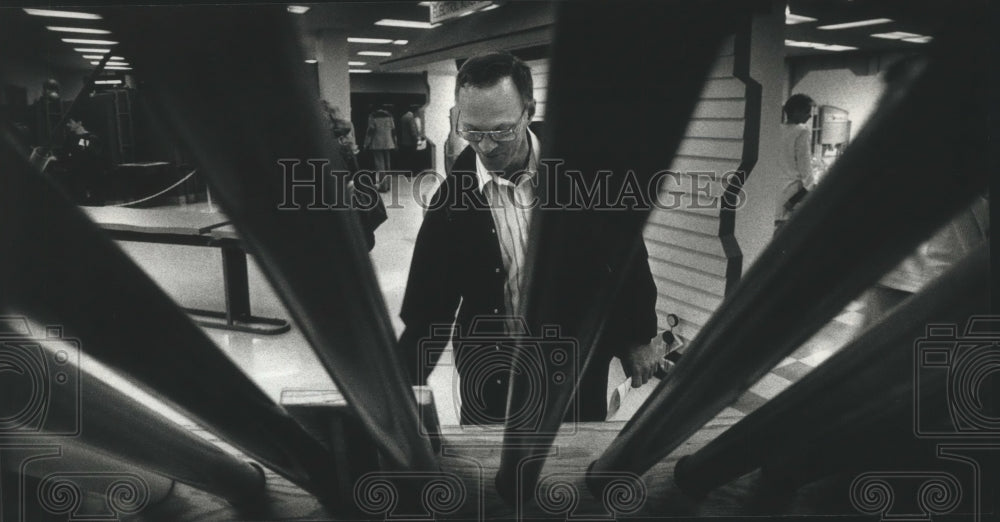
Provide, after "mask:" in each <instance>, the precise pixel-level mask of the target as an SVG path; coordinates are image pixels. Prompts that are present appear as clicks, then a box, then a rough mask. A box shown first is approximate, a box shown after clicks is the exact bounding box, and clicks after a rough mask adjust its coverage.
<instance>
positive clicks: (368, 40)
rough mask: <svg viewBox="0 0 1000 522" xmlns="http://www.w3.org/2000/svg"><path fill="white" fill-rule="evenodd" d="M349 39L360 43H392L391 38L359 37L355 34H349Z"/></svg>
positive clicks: (351, 41) (350, 41)
mask: <svg viewBox="0 0 1000 522" xmlns="http://www.w3.org/2000/svg"><path fill="white" fill-rule="evenodd" d="M347 41H348V42H349V43H359V44H388V43H392V39H390V38H358V37H355V36H348V37H347Z"/></svg>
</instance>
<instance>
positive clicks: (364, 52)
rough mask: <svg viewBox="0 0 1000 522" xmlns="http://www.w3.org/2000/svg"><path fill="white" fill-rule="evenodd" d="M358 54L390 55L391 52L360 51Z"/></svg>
mask: <svg viewBox="0 0 1000 522" xmlns="http://www.w3.org/2000/svg"><path fill="white" fill-rule="evenodd" d="M358 54H359V55H361V56H392V53H390V52H388V51H360V52H358Z"/></svg>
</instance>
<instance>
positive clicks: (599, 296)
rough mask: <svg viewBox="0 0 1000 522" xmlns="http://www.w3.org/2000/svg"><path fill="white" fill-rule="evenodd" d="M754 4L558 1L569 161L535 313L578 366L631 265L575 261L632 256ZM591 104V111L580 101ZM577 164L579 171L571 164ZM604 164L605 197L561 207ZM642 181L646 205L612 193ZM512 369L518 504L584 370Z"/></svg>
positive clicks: (550, 190) (552, 216)
mask: <svg viewBox="0 0 1000 522" xmlns="http://www.w3.org/2000/svg"><path fill="white" fill-rule="evenodd" d="M723 5H725V6H726V8H723V7H722V6H723ZM752 7H753V4H744V5H740V6H737V5H736V4H730V3H725V2H703V3H698V4H694V5H692V4H690V3H683V2H669V3H668V2H663V3H657V4H652V3H640V4H630V5H628V6H627V7H622V6H610V5H608V4H605V3H600V2H574V3H564V4H561V5H560V10H559V12H558V19H557V29H556V39H555V43H554V47H553V56H552V65H551V68H550V75H551V76H550V80H549V82H550V86H551V94H550V96H549V104H548V107H547V120H548V121H549V122H550V123H549V124H548V125H547V126H546V134H545V139H544V141H543V143H542V149H543V154H542V157H543V158H550V159H555V158H558V161H559V162H562V165H561V168H563V169H564V170H563V171H562V172H561V173H560V171H558V170H553V169H548V168H543V169H541V170H542V172H540V176H541V180H540V182H539V189H540V190H539V192H540V200H541V201H543V202H544V203H543V204H542V205H541V206H540V207H539V209H536V211H535V214H534V216H533V218H532V219H533V220H534V221H533V223H534V224H533V229H532V232H531V234H532V235H531V243H530V247H529V254H528V256H529V261H528V266H529V267H530V268H529V272H528V276H527V278H528V288H529V290H528V295H527V299H526V318H527V321H528V324H529V325H530V327H531V332H532V333H535V334H536V335H537V334H538V333H539V332H542V331H544V329H543V328H544V327H546V326H548V325H558V326H559V327H560V328H561V331H560V334H561V336H562V337H570V338H575V339H576V341H577V343H578V351H577V353H576V354H574V358H575V359H576V362H577V363H579V364H578V367H579V368H580V370H581V372H580V374H582V373H583V371H584V370H585V369H586V366H587V363H588V362H589V360H590V359H591V357H592V355H593V353H594V350H595V349H596V346H597V345H598V343H599V342H600V339H601V336H602V328H603V325H604V323H605V321H606V318H607V317H608V316H609V315H610V314H611V313H613V310H612V309H611V306H612V304H613V303H614V301H615V299H614V298H615V296H616V295H617V294H618V292H619V288H620V287H621V286H622V284H623V281H624V279H625V276H626V275H627V274H625V272H626V269H625V268H622V269H619V270H618V271H617V272H616V273H614V275H613V276H612V277H609V278H608V279H607V280H606V281H605V283H604V284H603V286H601V285H600V283H599V282H598V281H596V280H594V279H593V277H592V276H593V274H588V273H586V272H582V271H576V270H573V269H567V267H573V266H575V265H576V264H577V263H578V261H579V259H580V258H581V257H586V256H590V257H593V256H604V257H606V258H607V260H608V266H609V267H610V266H618V267H628V266H630V261H631V260H632V258H633V257H635V256H636V253H637V252H638V251H639V250H640V248H639V247H640V243H641V241H642V239H641V232H642V228H643V226H644V224H645V222H646V218H647V216H648V214H649V211H650V210H651V209H652V208H653V207H652V206H651V204H650V203H651V201H652V199H653V198H655V197H656V181H657V179H658V178H657V175H656V173H657V172H661V171H663V170H664V169H666V168H667V167H668V166H669V164H670V159H671V158H672V156H673V154H674V151H675V150H676V149H677V147H678V146H679V145H680V141H681V139H682V137H683V133H684V129H685V128H686V126H687V121H688V119H689V118H690V115H691V113H692V112H693V110H694V108H695V105H696V103H697V99H698V93H699V92H700V90H701V88H702V85H703V79H704V77H705V75H706V74H707V72H708V70H709V68H710V67H711V65H712V63H713V60H714V58H715V56H716V54H717V49H718V47H719V44H720V43H721V42H722V40H723V39H724V38H725V37H726V36H727V35H729V34H732V33H733V32H735V30H736V27H737V24H738V22H739V21H740V20H749V12H750V9H751V8H752ZM593 20H601V38H593V35H592V34H591V32H590V31H591V30H592V28H591V24H592V21H593ZM635 34H647V35H658V36H657V37H656V38H655V43H652V44H651V43H650V41H648V40H644V41H642V42H640V40H637V39H635V38H634V35H635ZM650 45H653V46H654V47H655V48H656V49H658V56H657V63H656V64H655V66H653V65H652V64H650V63H648V57H647V55H646V54H645V53H644V49H645V48H648V46H650ZM677 71H683V73H682V74H678V73H677ZM664 93H670V95H669V96H665V95H664ZM594 101H598V102H597V103H592V102H594ZM582 106H586V110H581V107H582ZM595 121H596V122H601V126H602V128H607V129H644V130H642V131H639V132H635V133H630V132H624V133H621V134H618V133H612V134H611V135H609V134H608V133H606V132H602V131H600V130H597V129H595V128H594V126H593V122H595ZM645 129H656V131H649V130H645ZM609 137H610V141H609ZM615 137H617V139H615ZM572 170H576V171H579V174H581V176H579V177H576V176H575V174H574V175H572V176H567V175H565V173H566V172H569V171H572ZM599 170H611V171H612V176H611V177H610V179H609V182H608V186H607V189H606V190H602V191H601V192H600V193H599V195H598V197H599V198H604V201H601V202H600V203H599V204H595V203H596V202H591V203H589V204H588V203H587V202H581V201H572V199H571V198H570V199H566V200H564V201H565V202H566V203H568V204H567V205H566V206H565V207H564V208H558V209H552V208H553V205H551V203H553V202H554V201H556V200H557V199H558V197H559V196H557V195H556V194H564V195H566V194H574V193H578V192H577V191H579V190H581V189H582V190H584V191H586V190H589V189H590V188H591V187H596V186H599V183H598V182H597V180H598V179H599V176H600V174H599V173H598V171H599ZM633 182H634V183H635V185H634V186H636V187H639V193H638V194H636V196H637V198H639V200H640V201H641V202H645V203H646V204H645V205H644V204H641V203H640V204H638V205H635V206H631V207H630V206H627V205H624V204H618V203H617V202H615V201H613V200H614V199H615V198H616V196H617V195H618V194H621V193H622V191H623V190H628V189H627V188H626V185H628V184H629V183H633ZM577 205H578V206H577ZM574 207H576V208H574ZM643 262H645V260H643ZM609 270H610V268H609ZM598 286H600V287H599V288H598ZM650 313H652V310H650ZM526 353H527V352H525V351H524V350H523V349H522V350H520V351H519V352H518V356H519V357H521V362H519V363H517V364H516V365H515V366H531V365H532V364H533V363H532V362H531V361H530V360H528V358H527V357H526V355H525V354H526ZM540 374H542V375H543V378H544V379H546V380H547V381H548V382H546V383H545V384H544V386H545V388H544V389H545V390H546V393H543V394H541V395H539V389H540V388H539V385H540V384H541V383H539V382H537V379H538V375H540ZM511 375H512V377H511V385H510V386H511V387H510V393H511V399H510V402H509V403H508V421H507V424H506V426H505V432H504V448H503V453H502V455H501V464H500V470H499V472H498V474H497V477H496V484H497V488H498V491H499V492H500V494H501V495H502V496H503V497H504V498H505V499H506V500H507V501H509V502H511V503H516V502H517V499H527V498H531V497H532V496H533V493H534V488H535V484H536V483H537V480H538V477H539V474H540V472H541V469H542V467H543V465H544V463H545V455H547V454H548V453H549V450H550V448H551V445H552V440H553V437H554V435H555V433H556V432H557V431H558V430H559V428H560V424H561V423H562V422H563V419H564V415H565V414H566V411H567V408H569V406H570V404H571V401H572V399H573V396H574V393H575V392H576V388H577V386H578V384H579V376H580V375H577V376H576V377H577V379H569V380H566V381H562V382H560V381H559V380H553V379H552V378H553V377H554V375H549V374H546V372H545V371H544V370H543V371H542V372H535V371H524V372H512V374H511ZM532 401H541V404H542V407H539V408H537V409H536V410H535V412H534V413H535V415H534V417H532V418H530V419H527V421H528V422H526V419H520V418H518V419H515V418H514V417H513V416H512V415H511V412H512V411H519V410H523V409H525V407H524V405H525V404H529V403H531V402H532Z"/></svg>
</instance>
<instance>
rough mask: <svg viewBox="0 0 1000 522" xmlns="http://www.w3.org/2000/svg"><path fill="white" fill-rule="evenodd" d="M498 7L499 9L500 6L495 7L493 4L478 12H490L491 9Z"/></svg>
mask: <svg viewBox="0 0 1000 522" xmlns="http://www.w3.org/2000/svg"><path fill="white" fill-rule="evenodd" d="M498 7H500V6H499V5H497V4H493V5H488V6H486V7H484V8H482V9H480V10H479V11H480V12H482V11H490V10H492V9H496V8H498Z"/></svg>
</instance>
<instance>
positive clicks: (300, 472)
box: [0, 133, 334, 494]
mask: <svg viewBox="0 0 1000 522" xmlns="http://www.w3.org/2000/svg"><path fill="white" fill-rule="evenodd" d="M0 138H2V139H0V160H2V161H0V167H2V170H0V176H2V179H3V182H4V187H5V190H4V191H2V194H0V209H2V210H0V222H3V223H5V226H4V227H2V228H0V244H2V245H3V251H4V252H5V255H4V256H2V258H0V299H2V302H3V304H4V305H5V306H6V307H8V308H9V309H11V310H14V311H16V312H17V313H22V314H25V315H26V316H29V317H31V318H32V319H33V320H35V321H37V322H40V323H44V324H56V325H60V326H62V327H63V328H64V329H65V332H66V334H67V335H69V336H72V337H74V338H77V339H80V341H81V343H82V346H83V349H84V350H85V351H86V353H88V354H89V355H91V356H93V357H94V358H95V359H97V360H99V361H100V362H102V363H104V364H106V365H108V366H110V367H113V368H115V369H116V370H118V371H119V372H121V373H123V374H125V375H127V376H128V377H129V378H130V379H134V380H136V381H138V382H139V383H140V384H141V385H143V386H144V387H145V388H146V389H148V390H149V391H150V392H152V393H153V394H155V395H156V396H157V397H159V398H160V399H163V400H165V401H167V402H169V403H171V404H173V405H175V406H177V407H178V409H179V410H181V411H184V412H185V413H186V414H187V415H188V416H189V417H190V418H191V419H192V420H195V421H196V422H198V423H200V424H201V425H203V426H205V427H206V428H208V429H210V430H212V431H213V432H215V433H216V434H218V435H219V436H220V437H221V438H222V439H224V440H226V441H227V442H229V443H230V444H232V445H233V446H235V447H237V448H239V449H240V450H241V451H243V452H244V453H246V454H247V455H249V456H251V457H252V458H255V459H257V460H259V461H260V462H261V463H263V464H264V465H266V466H268V467H270V468H271V469H273V470H275V471H276V472H278V473H280V474H282V475H283V476H285V477H287V478H288V479H289V480H291V481H293V482H295V483H297V484H299V485H301V486H302V487H303V488H304V489H307V490H309V491H311V492H314V493H317V494H319V493H321V492H323V491H327V490H328V487H329V485H330V484H333V481H334V475H333V473H332V468H333V458H332V457H331V455H330V453H329V452H327V451H326V450H325V449H324V448H323V446H322V445H320V444H319V442H317V441H315V440H314V439H313V438H312V437H310V436H309V435H308V434H307V433H306V432H305V430H303V429H302V428H301V427H300V426H299V425H298V424H296V423H295V421H294V420H293V419H292V418H291V417H290V416H288V414H286V413H285V412H284V411H283V410H282V409H281V408H280V407H278V405H277V404H275V403H274V401H272V400H271V399H270V398H269V397H268V396H267V395H265V394H264V392H263V391H261V390H260V389H259V388H258V387H257V386H256V384H254V383H253V381H251V380H250V379H249V378H248V377H247V376H246V375H245V374H244V373H243V372H242V371H241V370H240V369H239V368H238V367H237V366H236V365H235V364H233V362H232V361H231V360H230V359H229V358H228V357H227V356H226V355H225V354H223V353H222V352H221V351H220V350H219V349H218V347H216V346H215V344H214V343H213V342H212V341H211V340H210V339H208V337H206V336H205V334H204V333H203V332H202V331H201V330H200V329H199V328H198V327H196V326H195V325H194V324H193V323H192V322H191V320H190V319H189V318H188V316H187V314H185V313H184V312H183V311H182V310H181V309H180V308H178V307H177V305H176V304H175V303H174V302H173V301H172V300H171V299H170V298H169V297H168V296H167V295H166V294H164V293H163V291H162V290H160V288H159V287H158V286H157V285H156V283H154V282H153V281H152V280H150V279H149V277H148V276H146V274H145V273H143V271H142V270H141V269H140V268H139V267H137V266H136V265H135V264H134V263H133V262H132V260H131V259H129V257H128V256H127V255H126V254H125V253H124V252H122V251H121V249H120V248H118V246H117V245H115V244H114V243H113V242H112V241H111V240H110V239H109V238H108V237H107V236H106V235H105V234H104V232H102V231H101V230H100V229H99V228H98V227H97V225H95V224H94V223H93V222H91V221H90V219H88V218H87V216H86V214H85V213H84V212H83V211H82V210H81V209H80V208H79V207H76V206H75V205H73V204H72V203H71V202H70V201H69V200H68V199H67V198H66V197H65V196H64V195H63V194H61V193H60V192H59V191H58V190H57V189H56V188H54V187H53V186H51V185H49V184H48V183H47V182H46V181H45V180H44V179H43V178H42V176H41V175H40V174H39V173H38V172H37V170H35V169H34V168H33V167H32V166H31V165H30V164H29V163H28V159H27V158H26V157H25V156H24V154H23V151H17V150H15V149H14V148H13V145H12V143H13V141H12V139H11V136H10V134H9V133H4V134H3V136H2V137H0Z"/></svg>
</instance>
